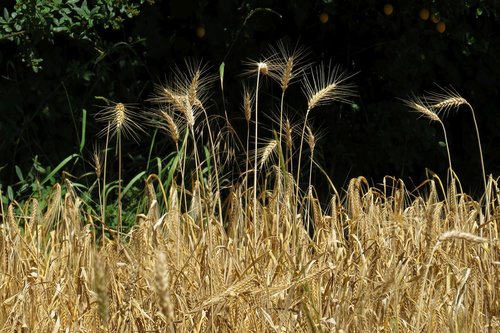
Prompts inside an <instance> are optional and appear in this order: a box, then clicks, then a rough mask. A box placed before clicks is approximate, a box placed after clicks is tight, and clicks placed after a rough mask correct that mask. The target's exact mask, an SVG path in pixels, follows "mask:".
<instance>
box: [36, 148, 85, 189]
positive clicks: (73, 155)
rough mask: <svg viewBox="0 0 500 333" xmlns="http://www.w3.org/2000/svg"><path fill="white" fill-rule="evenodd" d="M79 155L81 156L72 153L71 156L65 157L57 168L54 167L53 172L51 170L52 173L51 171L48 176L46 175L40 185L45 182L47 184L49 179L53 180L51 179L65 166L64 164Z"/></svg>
mask: <svg viewBox="0 0 500 333" xmlns="http://www.w3.org/2000/svg"><path fill="white" fill-rule="evenodd" d="M78 156H79V155H78V154H72V155H70V156H68V157H66V158H65V159H64V160H63V161H62V162H61V163H59V164H58V165H57V166H56V167H55V169H54V170H52V172H51V173H49V174H48V175H47V177H45V178H44V179H43V180H42V182H41V183H40V185H44V184H45V183H47V182H48V181H49V180H51V179H52V178H53V177H54V175H55V174H56V173H58V172H59V171H60V170H61V169H62V168H64V166H65V165H66V164H68V163H69V162H70V161H71V160H72V159H74V158H78Z"/></svg>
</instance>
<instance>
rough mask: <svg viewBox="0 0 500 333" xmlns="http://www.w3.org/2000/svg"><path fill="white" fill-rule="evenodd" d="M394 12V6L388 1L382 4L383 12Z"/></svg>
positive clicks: (390, 13) (386, 13) (388, 13)
mask: <svg viewBox="0 0 500 333" xmlns="http://www.w3.org/2000/svg"><path fill="white" fill-rule="evenodd" d="M393 12H394V7H393V6H392V5H391V4H390V3H386V4H385V6H384V14H385V15H387V16H389V15H392V13H393Z"/></svg>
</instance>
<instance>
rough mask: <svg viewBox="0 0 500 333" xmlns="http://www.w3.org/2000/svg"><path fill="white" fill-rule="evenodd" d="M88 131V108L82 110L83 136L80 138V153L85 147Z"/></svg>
mask: <svg viewBox="0 0 500 333" xmlns="http://www.w3.org/2000/svg"><path fill="white" fill-rule="evenodd" d="M86 131H87V110H85V109H83V110H82V138H81V139H80V155H81V154H82V152H83V147H85V133H86Z"/></svg>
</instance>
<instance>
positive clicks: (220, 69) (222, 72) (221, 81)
mask: <svg viewBox="0 0 500 333" xmlns="http://www.w3.org/2000/svg"><path fill="white" fill-rule="evenodd" d="M225 66H226V64H225V63H224V61H223V62H222V63H221V64H220V66H219V76H220V87H221V90H222V91H224V67H225Z"/></svg>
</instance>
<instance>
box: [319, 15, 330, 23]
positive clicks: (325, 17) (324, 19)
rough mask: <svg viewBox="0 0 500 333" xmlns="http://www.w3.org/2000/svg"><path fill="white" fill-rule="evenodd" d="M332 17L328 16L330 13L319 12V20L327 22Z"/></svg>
mask: <svg viewBox="0 0 500 333" xmlns="http://www.w3.org/2000/svg"><path fill="white" fill-rule="evenodd" d="M329 19H330V17H329V16H328V13H325V12H323V13H321V14H319V21H320V22H321V23H323V24H325V23H326V22H328V20H329Z"/></svg>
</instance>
